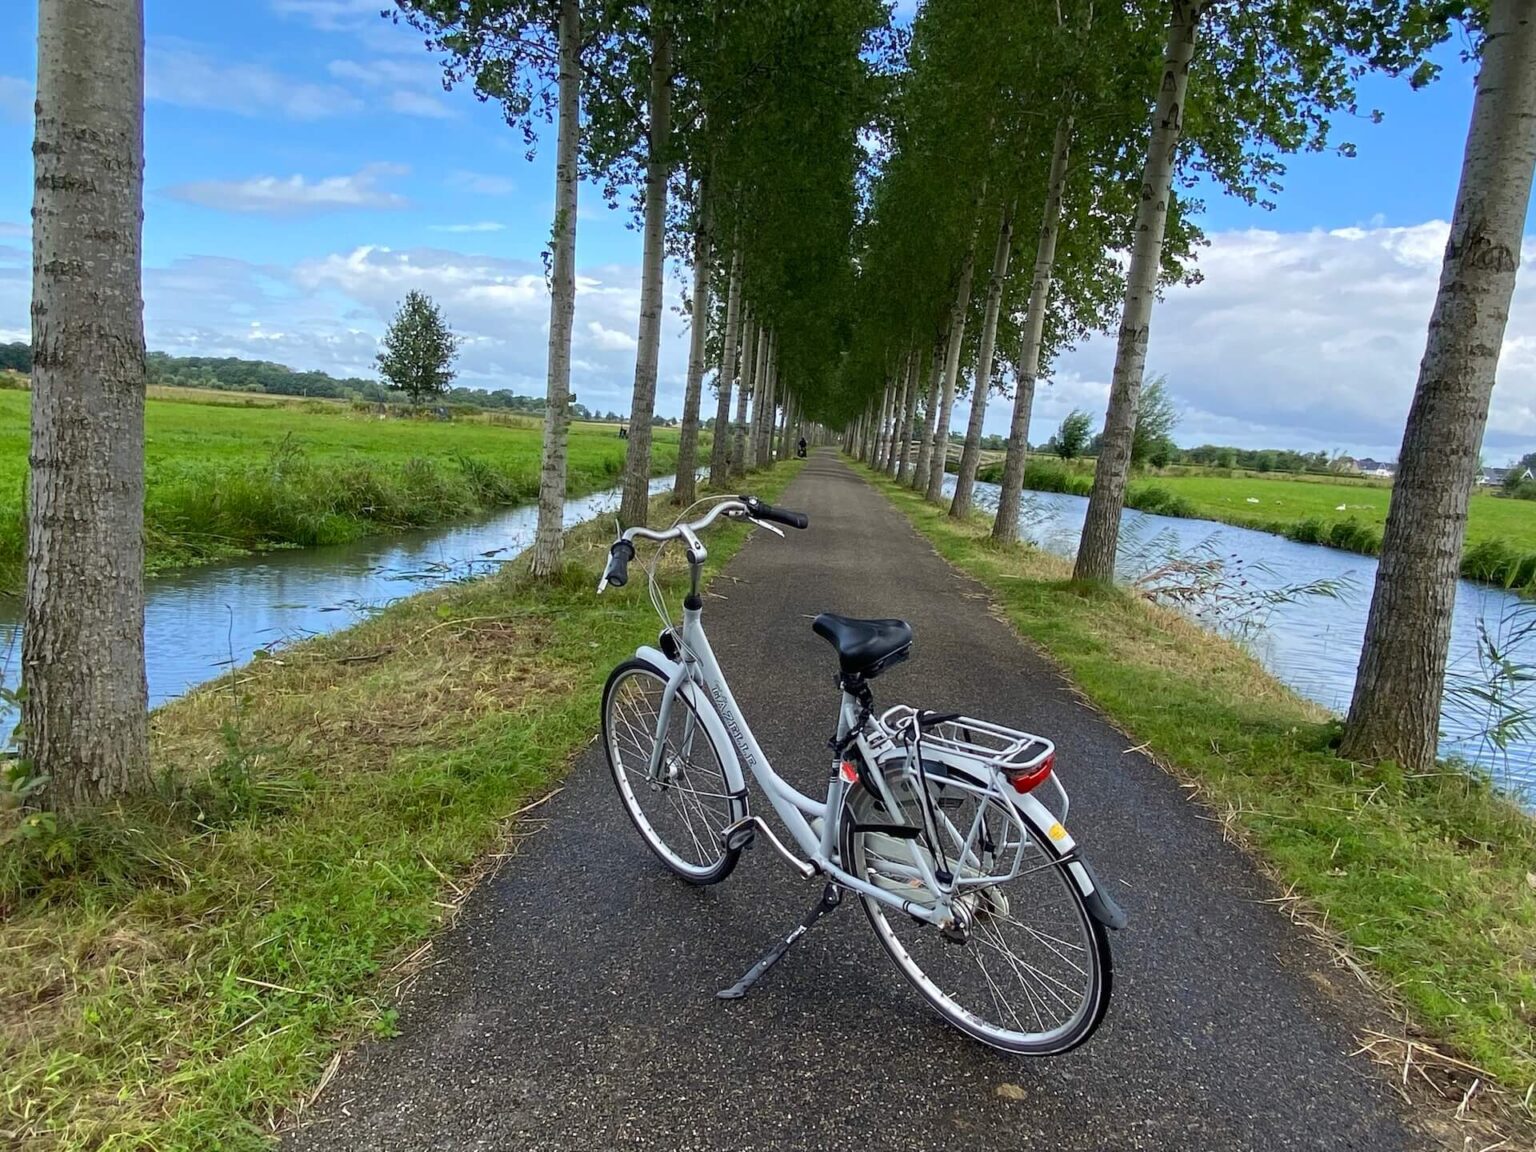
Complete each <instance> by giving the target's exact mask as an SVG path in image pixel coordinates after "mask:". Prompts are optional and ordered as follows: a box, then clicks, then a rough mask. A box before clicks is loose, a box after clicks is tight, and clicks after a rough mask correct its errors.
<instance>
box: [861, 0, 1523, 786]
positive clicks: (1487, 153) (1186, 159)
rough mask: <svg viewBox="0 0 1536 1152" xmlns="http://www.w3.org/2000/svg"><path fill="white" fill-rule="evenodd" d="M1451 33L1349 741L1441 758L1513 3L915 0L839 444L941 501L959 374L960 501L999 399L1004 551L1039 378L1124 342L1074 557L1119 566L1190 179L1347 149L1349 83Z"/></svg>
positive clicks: (1510, 238)
mask: <svg viewBox="0 0 1536 1152" xmlns="http://www.w3.org/2000/svg"><path fill="white" fill-rule="evenodd" d="M1462 33H1464V34H1465V42H1466V43H1467V44H1469V45H1471V50H1472V51H1474V52H1476V53H1477V54H1478V56H1479V57H1480V71H1479V75H1478V81H1477V92H1476V99H1475V104H1474V110H1473V115H1472V122H1471V127H1470V129H1469V132H1468V135H1467V141H1466V152H1465V160H1464V163H1463V168H1462V173H1461V183H1460V188H1459V191H1458V193H1457V199H1456V204H1455V207H1454V215H1453V218H1452V223H1451V229H1450V237H1449V240H1448V242H1447V245H1446V249H1445V257H1444V265H1443V271H1442V274H1441V280H1440V286H1439V294H1438V296H1437V298H1436V302H1435V307H1434V313H1433V315H1432V317H1431V319H1430V323H1429V334H1428V342H1427V345H1426V349H1425V353H1424V358H1423V361H1422V364H1421V366H1420V371H1419V379H1418V385H1417V388H1416V390H1415V393H1414V398H1413V402H1412V407H1411V409H1410V412H1409V415H1408V421H1407V428H1406V431H1405V433H1404V437H1403V444H1402V451H1401V453H1400V456H1399V465H1398V474H1397V479H1396V483H1395V485H1394V489H1393V496H1392V502H1391V510H1390V513H1389V516H1388V519H1387V525H1386V530H1385V534H1384V537H1383V542H1382V552H1381V561H1380V565H1379V568H1378V574H1377V579H1376V586H1375V593H1374V598H1373V600H1372V603H1371V610H1370V615H1369V622H1368V625H1367V631H1366V636H1365V645H1364V648H1363V651H1362V653H1361V657H1360V666H1359V674H1358V677H1357V682H1356V687H1355V693H1354V698H1353V701H1352V703H1351V706H1350V710H1349V715H1348V718H1347V721H1346V725H1345V731H1344V740H1343V745H1342V752H1343V754H1345V755H1348V756H1351V757H1355V758H1359V759H1384V758H1391V759H1395V760H1397V761H1398V762H1400V763H1401V764H1403V765H1404V766H1405V767H1408V768H1409V769H1410V770H1419V771H1422V770H1425V769H1427V768H1428V767H1430V766H1431V765H1432V764H1433V762H1434V759H1435V756H1436V748H1437V743H1438V726H1439V714H1440V701H1441V696H1442V693H1443V689H1444V680H1445V669H1446V656H1447V649H1448V645H1449V638H1450V621H1451V609H1452V604H1453V601H1454V597H1455V586H1456V579H1457V576H1458V572H1459V562H1460V557H1461V552H1462V544H1463V539H1464V535H1465V528H1466V517H1467V504H1468V500H1469V497H1470V494H1471V491H1472V487H1473V483H1474V478H1475V475H1476V471H1477V460H1478V451H1479V448H1480V446H1481V442H1482V438H1483V431H1484V427H1485V424H1486V422H1487V416H1488V406H1489V398H1490V395H1491V392H1492V389H1493V385H1494V373H1495V369H1496V367H1497V363H1498V358H1499V352H1500V347H1501V345H1502V343H1503V337H1504V329H1505V324H1506V321H1507V319H1508V310H1509V301H1510V297H1511V295H1512V293H1513V290H1514V283H1515V274H1516V271H1517V269H1518V268H1519V265H1520V245H1521V235H1522V232H1523V230H1524V223H1525V219H1526V212H1527V207H1528V204H1529V198H1530V189H1531V180H1532V170H1533V166H1536V5H1533V4H1531V3H1530V2H1529V0H1484V2H1480V3H1454V2H1450V3H1445V2H1420V0H1325V2H1312V0H1309V2H1300V0H1247V2H1245V3H1232V2H1211V0H1155V2H1137V0H1123V2H1120V3H1106V2H1104V0H1012V2H1009V0H929V3H927V4H926V5H925V6H924V7H923V8H922V10H921V12H920V14H919V15H918V17H917V20H916V22H915V27H914V29H913V35H912V40H911V47H910V53H909V62H908V66H907V67H906V69H905V70H904V71H903V72H902V74H901V75H900V77H899V80H898V91H897V92H896V94H895V95H894V97H893V107H892V112H891V115H890V118H889V123H888V134H887V136H886V138H885V140H884V142H883V143H884V146H885V148H886V149H887V154H886V155H885V157H884V158H883V160H882V162H881V165H880V174H879V178H878V180H877V182H876V184H875V187H874V188H873V191H872V195H871V200H870V205H869V214H868V221H867V223H866V225H865V226H864V235H863V237H862V248H861V249H860V251H859V256H858V263H859V268H860V275H859V278H858V303H857V309H858V312H857V315H858V324H857V326H856V328H855V335H854V338H853V341H852V343H851V346H850V348H849V352H848V372H847V374H846V376H845V378H844V381H843V393H842V394H841V396H840V397H839V404H840V411H841V419H840V420H839V421H838V423H839V426H845V427H846V428H847V429H848V432H847V435H848V446H849V447H850V449H851V450H853V451H855V452H856V453H857V454H859V455H861V456H863V457H864V458H865V459H866V460H868V461H869V462H871V463H873V464H875V465H877V466H879V467H882V468H884V469H886V470H888V471H889V472H890V473H891V474H892V475H896V476H900V477H901V478H902V479H905V480H908V481H909V482H910V483H911V484H913V485H914V486H915V487H916V488H918V489H919V490H921V491H924V492H925V493H926V494H927V497H928V498H929V499H930V500H933V501H936V502H938V501H940V500H941V497H942V494H943V486H944V477H945V470H946V464H947V457H948V450H949V445H950V443H951V430H950V422H951V412H952V409H953V405H954V401H955V397H956V395H957V393H958V392H959V391H961V390H962V389H965V388H966V387H969V393H970V420H969V424H968V426H967V427H966V429H965V436H964V444H963V447H962V449H961V453H960V458H959V462H958V474H957V475H956V477H955V481H954V489H953V494H952V496H951V498H950V501H949V507H950V513H951V515H953V516H955V517H962V516H965V515H967V514H968V513H969V511H970V508H971V503H972V498H973V492H974V485H975V482H976V470H977V465H978V463H979V460H980V441H981V434H982V423H983V420H984V419H985V412H986V407H987V404H988V400H989V397H990V395H991V394H993V393H997V394H1000V395H1003V396H1006V395H1007V393H1008V392H1009V390H1010V389H1011V392H1012V401H1013V409H1012V419H1011V422H1010V426H1009V437H1008V446H1007V455H1006V458H1005V461H1004V467H1003V474H1002V478H1001V492H1000V499H999V506H998V509H997V513H996V517H995V519H994V521H993V527H992V535H993V537H994V538H995V539H996V540H998V541H999V542H1003V543H1009V542H1013V541H1015V540H1016V539H1017V536H1018V530H1019V529H1018V521H1019V501H1020V488H1021V485H1022V482H1023V478H1024V464H1025V458H1026V454H1027V452H1028V433H1029V422H1030V409H1031V406H1032V404H1033V400H1034V395H1035V387H1036V382H1037V380H1038V379H1039V378H1040V376H1041V375H1042V373H1044V372H1046V371H1047V370H1048V367H1049V364H1050V361H1051V358H1052V356H1053V355H1055V354H1057V353H1059V352H1060V351H1062V350H1063V349H1065V348H1067V347H1069V346H1070V345H1072V344H1073V342H1074V341H1076V340H1078V339H1080V338H1082V337H1083V336H1085V335H1086V334H1088V333H1091V332H1100V331H1102V332H1106V333H1107V332H1114V333H1115V339H1116V353H1115V364H1114V372H1113V377H1112V380H1111V386H1110V395H1109V405H1108V410H1107V412H1106V414H1105V422H1104V435H1103V448H1102V450H1101V452H1100V453H1099V456H1098V460H1097V465H1096V468H1095V471H1094V482H1093V489H1092V495H1091V496H1090V498H1089V501H1088V510H1087V517H1086V520H1085V522H1084V525H1083V530H1082V537H1081V540H1080V543H1079V547H1078V552H1077V560H1076V569H1075V576H1076V578H1077V579H1078V580H1081V581H1093V582H1103V581H1109V580H1111V579H1112V578H1113V576H1114V567H1115V556H1116V548H1117V543H1118V533H1119V527H1120V514H1121V511H1122V508H1123V506H1124V500H1125V488H1126V482H1127V477H1128V473H1129V470H1130V464H1131V458H1132V444H1133V441H1134V438H1135V432H1136V417H1137V408H1138V401H1139V399H1140V395H1141V391H1142V382H1143V378H1144V374H1145V365H1146V355H1147V344H1148V337H1149V333H1150V330H1151V320H1152V314H1153V309H1154V303H1155V301H1156V299H1157V297H1158V294H1159V291H1160V289H1161V288H1162V287H1164V286H1166V285H1170V284H1174V283H1179V282H1188V281H1190V280H1192V279H1193V278H1195V277H1197V276H1198V273H1197V271H1196V270H1195V267H1194V263H1193V260H1192V256H1193V254H1194V251H1195V248H1196V246H1197V245H1198V244H1199V242H1200V240H1201V233H1200V230H1199V227H1198V225H1197V223H1196V219H1195V218H1196V216H1197V213H1198V210H1199V207H1200V205H1199V203H1198V202H1197V201H1195V200H1194V199H1192V198H1191V196H1190V194H1189V192H1188V189H1190V188H1191V187H1193V186H1194V185H1195V184H1196V182H1197V181H1198V180H1200V179H1201V178H1204V179H1205V180H1206V181H1207V186H1213V187H1215V188H1217V189H1219V190H1222V191H1224V192H1225V193H1226V194H1230V195H1233V196H1237V197H1240V198H1241V199H1243V200H1245V201H1247V202H1249V203H1261V204H1266V205H1267V204H1268V203H1269V202H1270V198H1271V197H1273V196H1275V195H1277V194H1278V193H1279V191H1280V181H1281V177H1282V176H1283V175H1284V171H1285V168H1284V157H1285V155H1286V154H1288V153H1293V152H1297V151H1304V150H1306V151H1316V150H1321V149H1324V148H1336V149H1338V150H1340V151H1343V152H1345V153H1348V152H1349V151H1350V150H1351V146H1350V144H1349V143H1348V142H1347V141H1341V140H1339V139H1337V138H1336V132H1335V129H1334V124H1333V120H1334V119H1335V118H1338V117H1346V116H1348V117H1353V116H1356V115H1358V114H1360V113H1361V112H1362V111H1363V110H1361V109H1359V108H1358V106H1357V102H1356V86H1357V83H1358V81H1359V80H1360V79H1361V77H1363V76H1365V75H1366V74H1367V73H1370V72H1385V73H1388V74H1392V75H1398V76H1402V77H1404V78H1405V79H1406V80H1407V81H1408V82H1409V83H1412V84H1414V85H1415V86H1417V85H1422V84H1426V83H1430V82H1432V81H1433V80H1434V79H1435V78H1436V71H1437V70H1436V67H1435V66H1434V64H1433V63H1432V62H1431V61H1430V60H1429V58H1428V53H1429V52H1430V50H1431V49H1432V48H1434V47H1435V46H1436V45H1437V44H1440V43H1442V42H1444V41H1446V40H1447V39H1449V38H1450V37H1451V36H1453V35H1457V34H1462ZM1117 322H1118V323H1117ZM967 374H968V375H969V384H968V385H967V382H966V376H967ZM957 431H958V430H957Z"/></svg>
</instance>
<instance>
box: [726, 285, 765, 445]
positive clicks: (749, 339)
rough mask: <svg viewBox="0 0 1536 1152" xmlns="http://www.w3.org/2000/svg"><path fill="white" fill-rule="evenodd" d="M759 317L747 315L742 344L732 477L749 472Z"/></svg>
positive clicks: (733, 440) (732, 433) (733, 435)
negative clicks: (749, 412)
mask: <svg viewBox="0 0 1536 1152" xmlns="http://www.w3.org/2000/svg"><path fill="white" fill-rule="evenodd" d="M758 335H759V333H758V328H757V317H755V316H753V315H752V313H750V312H748V313H747V319H746V336H745V337H743V339H742V343H741V387H740V388H739V389H737V392H736V426H735V427H734V428H733V429H731V475H732V476H740V475H742V474H743V473H745V472H746V470H747V402H748V401H749V400H751V399H752V389H753V387H754V386H755V380H754V378H755V377H756V375H757V361H758V340H757V338H758Z"/></svg>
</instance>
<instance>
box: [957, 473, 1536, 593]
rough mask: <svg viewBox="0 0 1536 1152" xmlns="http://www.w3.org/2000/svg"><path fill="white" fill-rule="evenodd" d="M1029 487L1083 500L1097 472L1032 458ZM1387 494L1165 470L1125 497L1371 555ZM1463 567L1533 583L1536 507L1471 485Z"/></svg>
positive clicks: (1475, 576) (1500, 580)
mask: <svg viewBox="0 0 1536 1152" xmlns="http://www.w3.org/2000/svg"><path fill="white" fill-rule="evenodd" d="M1001 473H1002V467H1001V466H1000V465H998V466H995V467H994V468H992V469H991V470H989V471H988V472H986V473H985V474H984V475H983V474H981V473H978V476H979V478H981V479H985V480H988V481H990V482H992V483H996V482H997V481H998V480H999V479H1000V478H1001ZM1024 487H1025V488H1029V489H1033V490H1034V491H1038V492H1069V493H1071V494H1073V495H1076V496H1087V495H1088V493H1089V491H1090V490H1091V489H1092V487H1093V472H1092V470H1091V468H1084V467H1082V466H1079V465H1074V464H1071V463H1068V462H1064V461H1058V460H1054V459H1051V458H1047V457H1038V456H1037V457H1032V458H1031V459H1030V461H1029V463H1028V465H1027V466H1026V469H1025V476H1024ZM1391 498H1392V489H1391V487H1390V485H1385V484H1367V483H1365V482H1359V481H1353V482H1352V481H1340V482H1336V483H1329V482H1328V481H1326V480H1325V479H1323V478H1321V477H1316V476H1289V475H1278V474H1277V475H1271V476H1254V475H1232V476H1222V475H1198V476H1192V475H1183V474H1168V475H1157V476H1149V477H1142V478H1137V479H1133V480H1132V481H1131V483H1130V485H1129V486H1128V487H1127V489H1126V498H1125V503H1126V507H1128V508H1136V509H1139V510H1140V511H1143V512H1152V513H1155V514H1157V515H1160V516H1180V517H1185V518H1189V519H1200V520H1216V521H1219V522H1221V523H1223V524H1235V525H1238V526H1239V527H1243V528H1253V529H1256V530H1258V531H1260V532H1271V533H1273V534H1275V535H1277V536H1284V537H1286V538H1287V539H1290V540H1296V541H1298V542H1300V543H1303V544H1325V545H1327V546H1329V547H1331V548H1341V549H1344V550H1346V551H1349V552H1358V553H1360V554H1362V555H1365V556H1375V555H1377V554H1378V553H1379V552H1380V551H1381V533H1382V529H1383V527H1384V526H1385V525H1386V521H1387V505H1388V503H1389V502H1390V501H1391ZM1461 572H1462V575H1463V576H1465V577H1466V578H1467V579H1469V580H1478V581H1481V582H1483V583H1486V584H1496V585H1501V586H1503V587H1507V588H1518V589H1521V590H1532V589H1536V503H1533V502H1532V501H1527V500H1511V499H1507V498H1504V497H1502V496H1498V495H1495V494H1494V493H1492V492H1489V491H1486V490H1481V489H1480V490H1478V491H1475V492H1474V493H1473V494H1472V504H1471V507H1470V508H1469V510H1468V516H1467V543H1466V548H1465V550H1464V551H1463V553H1462V562H1461Z"/></svg>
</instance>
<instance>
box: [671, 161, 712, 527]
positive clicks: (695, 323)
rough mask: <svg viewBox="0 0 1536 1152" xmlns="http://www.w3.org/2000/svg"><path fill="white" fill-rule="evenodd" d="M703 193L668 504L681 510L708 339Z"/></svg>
mask: <svg viewBox="0 0 1536 1152" xmlns="http://www.w3.org/2000/svg"><path fill="white" fill-rule="evenodd" d="M705 192H706V189H705V187H704V186H703V182H702V181H701V182H700V187H699V199H700V201H701V206H700V219H699V221H698V223H697V225H696V226H695V228H694V234H693V308H692V310H691V313H690V315H691V322H692V331H690V332H689V334H688V335H689V340H688V378H687V383H686V384H685V385H684V387H683V419H682V422H681V423H680V424H679V426H678V432H677V475H676V477H674V479H673V481H672V502H673V503H674V504H678V505H680V506H682V507H684V508H686V507H688V505H690V504H692V503H693V501H694V499H695V498H696V493H697V490H698V471H699V402H700V396H701V394H702V392H703V391H704V356H705V346H706V344H707V340H706V337H707V336H708V335H709V264H710V259H711V255H712V254H711V252H710V238H709V211H708V208H707V207H705V206H704V205H705V204H706V203H707V201H705V199H704V194H705Z"/></svg>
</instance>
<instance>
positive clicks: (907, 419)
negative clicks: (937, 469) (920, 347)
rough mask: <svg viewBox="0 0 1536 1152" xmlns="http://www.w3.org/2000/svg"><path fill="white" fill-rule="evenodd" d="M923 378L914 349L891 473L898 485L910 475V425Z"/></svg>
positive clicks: (908, 368) (903, 482)
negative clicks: (899, 434)
mask: <svg viewBox="0 0 1536 1152" xmlns="http://www.w3.org/2000/svg"><path fill="white" fill-rule="evenodd" d="M922 377H923V358H922V356H920V355H919V354H918V351H917V349H916V348H914V349H913V350H912V358H911V360H910V361H909V362H908V363H907V403H906V406H905V408H903V410H902V416H901V443H900V445H898V446H897V450H896V471H895V472H894V473H893V475H895V477H896V482H897V483H898V484H905V483H906V482H907V481H908V480H909V479H910V478H911V473H912V468H911V465H912V423H913V418H914V417H915V416H916V414H917V383H918V381H919V380H921V379H922Z"/></svg>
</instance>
